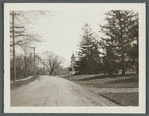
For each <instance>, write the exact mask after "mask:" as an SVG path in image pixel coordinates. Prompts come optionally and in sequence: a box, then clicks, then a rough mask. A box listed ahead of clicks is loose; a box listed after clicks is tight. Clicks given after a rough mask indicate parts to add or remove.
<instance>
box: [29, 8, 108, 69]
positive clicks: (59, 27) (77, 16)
mask: <svg viewBox="0 0 149 116" xmlns="http://www.w3.org/2000/svg"><path fill="white" fill-rule="evenodd" d="M105 12H106V11H98V12H94V13H93V12H84V11H83V12H71V11H68V12H64V11H58V12H57V13H55V14H54V16H53V17H42V18H40V19H39V20H37V21H36V25H35V24H34V25H32V24H30V27H29V28H28V31H30V32H31V31H32V32H34V33H38V34H39V35H40V36H41V39H42V40H46V41H45V42H42V43H39V44H37V45H36V47H37V48H36V52H38V53H42V52H43V51H52V52H54V53H55V54H56V55H59V56H60V57H63V58H65V60H66V62H65V63H64V64H63V66H65V67H66V66H68V65H70V59H71V55H72V53H76V52H77V51H78V49H77V45H79V41H80V40H81V39H80V35H81V34H82V31H81V29H82V27H83V26H84V24H85V23H88V24H89V25H90V27H91V28H92V30H93V32H95V33H96V34H98V35H100V34H99V32H98V31H99V30H100V27H99V24H103V20H104V17H105V15H104V13H105Z"/></svg>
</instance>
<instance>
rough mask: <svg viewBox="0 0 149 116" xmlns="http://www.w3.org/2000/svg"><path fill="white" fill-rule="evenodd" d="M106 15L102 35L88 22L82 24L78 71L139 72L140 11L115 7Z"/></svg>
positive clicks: (95, 72)
mask: <svg viewBox="0 0 149 116" xmlns="http://www.w3.org/2000/svg"><path fill="white" fill-rule="evenodd" d="M105 15H106V16H105V21H106V23H105V24H104V25H99V27H100V30H99V32H100V33H101V35H102V36H100V37H98V36H97V35H96V34H95V33H94V32H93V31H92V29H91V27H90V26H89V24H87V23H86V24H85V25H84V27H83V28H82V32H83V34H82V35H81V42H80V45H79V51H78V54H77V60H76V61H75V65H74V68H75V71H76V74H99V73H102V74H106V75H112V74H118V73H121V74H122V75H124V74H126V73H128V72H133V73H134V72H136V73H137V74H138V36H139V34H138V33H139V30H138V21H139V19H138V13H135V12H133V11H129V10H111V11H109V12H107V13H106V14H105Z"/></svg>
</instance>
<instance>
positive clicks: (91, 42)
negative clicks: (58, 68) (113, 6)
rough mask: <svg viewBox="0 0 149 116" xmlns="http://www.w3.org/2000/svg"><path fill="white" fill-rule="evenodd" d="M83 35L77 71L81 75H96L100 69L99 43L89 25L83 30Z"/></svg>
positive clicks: (76, 66) (76, 65)
mask: <svg viewBox="0 0 149 116" xmlns="http://www.w3.org/2000/svg"><path fill="white" fill-rule="evenodd" d="M82 32H83V35H82V36H81V38H82V41H81V42H80V49H79V52H78V60H77V61H76V64H75V67H74V68H75V71H77V72H79V74H95V73H98V71H99V70H98V69H99V65H98V64H99V51H98V42H97V40H96V39H95V35H94V34H93V32H92V29H91V28H90V26H89V25H88V24H85V25H84V27H83V28H82Z"/></svg>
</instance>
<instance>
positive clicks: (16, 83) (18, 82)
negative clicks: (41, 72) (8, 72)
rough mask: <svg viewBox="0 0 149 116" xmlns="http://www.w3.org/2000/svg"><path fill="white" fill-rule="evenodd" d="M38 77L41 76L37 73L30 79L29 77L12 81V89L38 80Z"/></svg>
mask: <svg viewBox="0 0 149 116" xmlns="http://www.w3.org/2000/svg"><path fill="white" fill-rule="evenodd" d="M38 78H39V76H38V75H35V76H33V77H32V78H30V79H28V80H24V81H17V82H12V83H11V84H10V89H11V90H13V89H16V88H18V87H21V86H23V85H26V84H28V83H30V82H32V81H34V80H36V79H38Z"/></svg>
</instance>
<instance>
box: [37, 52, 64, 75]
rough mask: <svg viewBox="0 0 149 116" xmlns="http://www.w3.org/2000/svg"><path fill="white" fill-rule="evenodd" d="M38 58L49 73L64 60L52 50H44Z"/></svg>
mask: <svg viewBox="0 0 149 116" xmlns="http://www.w3.org/2000/svg"><path fill="white" fill-rule="evenodd" d="M38 58H39V59H40V61H41V62H42V63H43V65H45V67H46V70H47V71H48V72H49V74H50V75H52V74H53V71H54V70H55V69H57V68H58V67H59V66H60V65H61V64H62V63H63V62H64V58H61V57H59V56H57V55H55V54H54V53H53V52H49V51H46V52H44V53H43V55H42V57H38Z"/></svg>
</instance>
